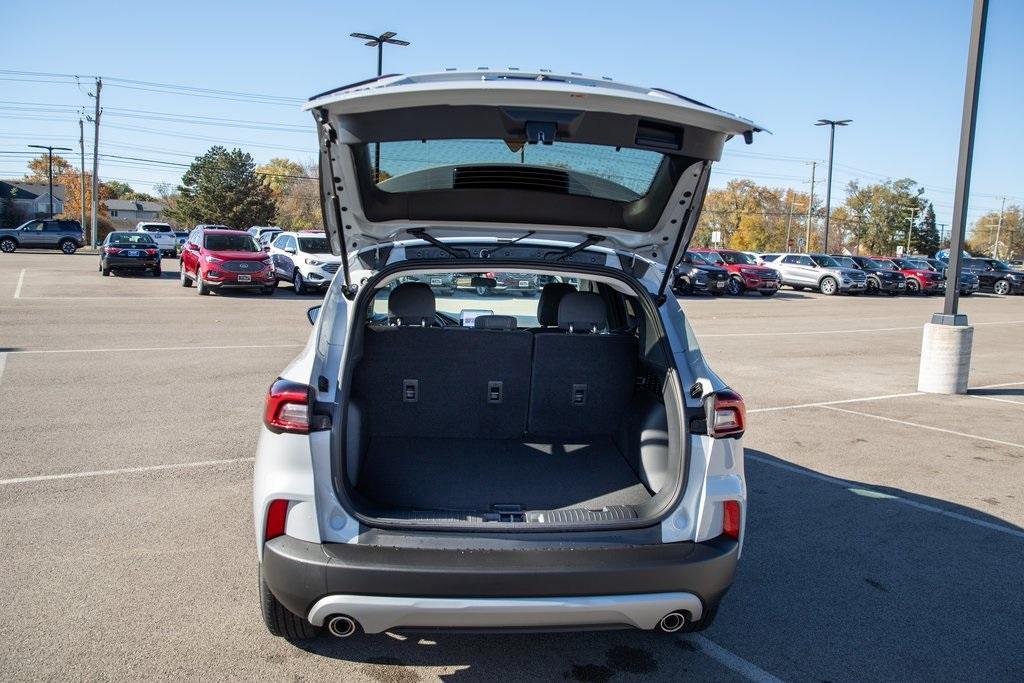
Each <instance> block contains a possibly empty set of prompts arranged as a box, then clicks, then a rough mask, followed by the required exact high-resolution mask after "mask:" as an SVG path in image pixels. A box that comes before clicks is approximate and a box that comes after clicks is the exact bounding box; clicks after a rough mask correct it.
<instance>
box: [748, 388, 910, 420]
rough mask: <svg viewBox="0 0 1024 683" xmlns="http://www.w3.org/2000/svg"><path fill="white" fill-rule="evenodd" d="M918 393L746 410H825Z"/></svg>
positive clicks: (752, 411) (756, 411)
mask: <svg viewBox="0 0 1024 683" xmlns="http://www.w3.org/2000/svg"><path fill="white" fill-rule="evenodd" d="M923 395H924V394H922V393H921V392H920V391H912V392H909V393H906V394H883V395H881V396H865V397H864V398H844V399H842V400H839V401H820V402H818V403H797V404H794V405H791V406H774V407H772V408H754V409H752V410H748V411H747V414H748V415H750V414H751V413H770V412H773V411H776V410H795V409H797V408H827V407H828V406H834V405H839V404H841V403H863V402H864V401H884V400H885V399H887V398H907V397H908V396H923Z"/></svg>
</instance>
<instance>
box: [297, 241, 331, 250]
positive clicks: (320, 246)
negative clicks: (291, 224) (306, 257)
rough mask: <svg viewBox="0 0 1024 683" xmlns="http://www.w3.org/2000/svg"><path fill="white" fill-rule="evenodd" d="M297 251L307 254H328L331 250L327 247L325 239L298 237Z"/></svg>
mask: <svg viewBox="0 0 1024 683" xmlns="http://www.w3.org/2000/svg"><path fill="white" fill-rule="evenodd" d="M299 251H304V252H306V253H307V254H329V253H330V251H331V249H330V247H328V246H327V238H326V237H300V238H299Z"/></svg>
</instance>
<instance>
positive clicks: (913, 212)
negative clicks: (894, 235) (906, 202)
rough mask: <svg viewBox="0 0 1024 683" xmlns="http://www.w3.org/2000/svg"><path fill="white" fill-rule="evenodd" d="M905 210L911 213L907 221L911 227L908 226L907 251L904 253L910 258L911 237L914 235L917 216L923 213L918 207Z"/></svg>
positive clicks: (909, 207)
mask: <svg viewBox="0 0 1024 683" xmlns="http://www.w3.org/2000/svg"><path fill="white" fill-rule="evenodd" d="M903 210H904V211H907V212H908V213H910V215H909V216H907V220H908V221H909V225H908V226H907V251H906V252H905V253H904V256H909V255H910V236H911V235H912V234H914V221H915V220H917V214H918V212H919V211H921V209H920V207H917V206H908V207H907V208H905V209H903Z"/></svg>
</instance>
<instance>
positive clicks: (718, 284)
mask: <svg viewBox="0 0 1024 683" xmlns="http://www.w3.org/2000/svg"><path fill="white" fill-rule="evenodd" d="M715 287H718V288H719V289H725V281H724V280H723V281H722V282H716V283H715Z"/></svg>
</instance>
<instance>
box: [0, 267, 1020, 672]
mask: <svg viewBox="0 0 1024 683" xmlns="http://www.w3.org/2000/svg"><path fill="white" fill-rule="evenodd" d="M97 258H98V257H97V256H96V255H92V254H81V253H80V254H78V255H75V256H70V257H69V256H64V255H62V254H55V253H46V252H28V251H25V252H21V251H19V252H16V253H15V254H11V255H3V258H0V433H2V434H3V435H4V438H3V440H2V442H0V456H2V457H0V491H2V498H3V500H4V501H5V505H4V506H3V507H2V512H0V519H2V523H3V525H4V528H5V529H6V533H5V541H6V543H5V552H4V553H3V556H2V559H0V575H2V576H4V582H3V585H4V589H5V590H4V592H5V598H6V599H5V600H4V601H3V606H2V607H0V616H2V619H0V642H3V643H4V648H5V651H4V656H3V657H2V658H0V676H2V677H3V678H4V679H24V678H43V677H56V676H62V677H75V678H99V677H138V678H141V677H162V678H170V677H176V678H180V677H191V678H196V677H200V676H202V677H209V678H213V677H230V678H243V677H252V676H263V677H275V678H282V677H289V678H292V677H295V678H297V677H314V676H316V677H323V676H332V677H335V678H341V677H344V678H350V679H353V680H361V679H365V680H398V681H405V680H431V679H436V678H441V677H443V678H449V677H450V678H454V679H464V680H475V679H485V678H486V679H499V680H502V679H505V680H507V679H540V680H550V679H561V680H565V679H568V680H587V681H602V680H620V679H628V678H631V677H638V676H650V677H659V678H682V677H684V676H692V677H700V678H706V679H712V680H735V679H754V680H770V677H771V676H775V677H778V678H781V679H787V680H788V679H796V680H807V679H819V680H821V679H829V680H851V679H893V678H897V677H898V678H915V679H917V678H920V679H925V678H939V677H941V678H943V679H947V678H967V679H981V678H996V679H1005V678H1019V677H1020V675H1021V672H1022V671H1024V653H1022V651H1021V649H1020V648H1019V647H1018V644H1019V641H1020V637H1019V627H1018V625H1019V623H1020V621H1021V619H1022V618H1024V597H1022V596H1021V594H1020V592H1019V590H1018V589H1017V586H1018V583H1019V576H1020V574H1021V572H1022V570H1024V496H1022V495H1021V494H1020V486H1019V482H1020V481H1021V479H1022V476H1024V364H1022V363H1021V361H1020V358H1021V345H1022V344H1024V298H1019V297H997V296H994V295H991V294H984V293H982V294H977V295H975V296H972V297H971V298H970V299H966V300H964V301H962V304H961V306H962V309H963V310H964V311H965V312H967V313H968V315H969V316H970V318H971V322H972V323H973V324H974V325H975V332H974V335H975V338H974V356H973V360H972V373H971V385H972V387H976V389H974V390H973V391H972V393H971V394H970V395H968V396H958V397H937V396H928V395H920V394H917V393H916V391H915V388H916V375H917V354H918V351H919V347H920V339H921V324H922V323H923V322H924V321H926V320H927V319H928V318H929V316H930V313H931V312H933V311H935V310H938V309H939V308H940V307H941V302H940V301H939V300H938V299H936V298H924V297H920V298H917V297H914V298H910V297H907V298H903V297H898V298H889V297H826V296H822V295H819V294H817V293H810V292H806V291H805V292H793V291H789V290H783V291H781V292H780V293H778V294H777V295H776V296H774V297H772V298H762V297H741V298H710V297H689V298H685V299H682V303H683V306H684V309H685V310H686V312H687V315H688V316H689V318H690V320H691V323H692V325H693V327H694V329H695V330H696V332H697V334H698V336H699V337H700V339H701V345H702V347H703V349H704V352H705V354H706V355H708V356H709V359H710V361H711V362H712V363H713V364H714V367H715V368H716V369H717V370H719V371H720V372H721V373H722V374H723V375H724V376H727V377H729V378H730V379H731V380H732V381H733V382H734V386H735V388H736V389H737V390H739V391H740V392H741V393H742V394H743V395H744V396H745V397H746V399H747V406H748V410H749V428H748V433H747V437H746V438H745V446H746V448H747V456H748V459H747V477H748V485H749V494H750V516H749V522H748V527H747V531H748V534H747V539H746V546H745V548H744V555H743V558H742V560H741V562H740V566H739V574H738V576H737V580H736V583H735V585H734V587H733V589H732V590H731V592H730V594H729V595H728V596H726V598H725V600H724V601H723V603H722V608H721V611H720V613H719V617H718V620H717V621H716V623H715V624H714V626H713V627H712V628H711V629H710V630H708V631H707V632H705V633H704V634H701V635H699V636H668V635H659V634H655V633H631V632H595V633H581V634H557V635H550V634H546V635H497V636H496V635H466V634H460V635H454V634H440V633H438V634H405V635H398V634H394V635H387V636H378V637H365V638H357V639H353V640H348V641H336V640H328V639H324V640H320V641H316V642H314V643H312V644H308V645H305V646H304V648H302V649H300V648H297V647H295V646H292V645H289V644H288V643H287V642H285V641H283V640H280V639H276V638H272V637H270V636H269V635H267V633H266V631H265V629H264V628H263V624H262V621H261V618H260V615H259V611H258V608H257V606H256V603H255V594H256V573H255V572H256V562H255V557H254V553H253V550H252V544H253V539H252V521H251V507H250V489H251V470H252V462H251V458H252V455H253V452H254V450H255V442H256V438H257V435H258V432H259V424H260V414H261V408H262V402H263V397H264V395H265V392H266V389H267V387H268V386H269V384H270V382H271V381H272V380H273V379H274V377H275V376H276V373H277V372H278V371H279V370H280V368H282V367H284V365H285V364H287V362H288V361H289V360H290V359H291V358H292V357H293V356H294V355H295V353H296V352H297V351H298V349H299V348H300V346H301V345H302V344H303V343H304V341H305V339H306V337H307V335H308V331H309V327H308V324H307V322H306V319H305V309H306V308H307V307H308V306H311V305H313V304H315V303H317V302H318V301H319V297H318V296H295V295H294V294H293V292H292V290H291V288H290V287H287V286H282V287H280V288H279V291H278V292H277V293H276V295H275V296H273V297H262V296H259V295H258V294H254V293H247V292H237V293H235V292H230V293H226V294H224V295H222V296H217V297H197V296H195V294H194V292H192V291H190V290H187V289H183V288H181V287H180V286H179V284H178V279H177V270H176V267H175V264H174V263H173V262H167V263H165V265H164V269H163V276H162V277H161V278H154V277H152V276H146V277H141V276H122V277H117V276H115V277H110V278H103V277H101V276H100V275H99V273H97V272H96V259H97ZM982 387H987V388H982Z"/></svg>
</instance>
